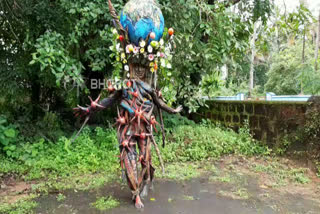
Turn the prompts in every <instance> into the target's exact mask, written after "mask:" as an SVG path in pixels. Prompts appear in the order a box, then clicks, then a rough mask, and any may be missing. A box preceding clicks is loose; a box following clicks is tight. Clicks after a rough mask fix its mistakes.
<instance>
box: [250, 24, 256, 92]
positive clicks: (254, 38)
mask: <svg viewBox="0 0 320 214" xmlns="http://www.w3.org/2000/svg"><path fill="white" fill-rule="evenodd" d="M256 34H257V22H256V23H254V24H253V35H252V39H251V65H250V79H249V96H252V91H253V86H254V84H253V78H254V57H255V55H256V45H255V43H256Z"/></svg>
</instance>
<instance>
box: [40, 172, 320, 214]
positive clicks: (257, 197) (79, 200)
mask: <svg viewBox="0 0 320 214" xmlns="http://www.w3.org/2000/svg"><path fill="white" fill-rule="evenodd" d="M208 177H209V176H204V178H195V179H191V180H189V181H182V182H176V181H170V180H158V181H156V183H155V190H154V192H149V197H148V198H146V199H145V200H144V204H145V208H144V209H142V210H136V209H135V208H134V205H133V203H132V202H131V200H130V198H129V196H130V192H129V191H128V190H127V187H126V186H125V185H124V184H113V185H111V186H108V187H104V188H101V189H98V190H95V191H77V192H75V191H67V192H64V195H65V196H66V199H65V200H64V201H63V202H58V201H57V199H56V197H57V195H49V196H45V197H42V198H41V199H39V200H38V202H39V207H38V209H37V210H36V213H41V214H66V213H68V214H69V213H70V214H71V213H75V214H76V213H79V214H96V213H112V214H124V213H126V214H135V213H138V214H145V213H148V214H150V213H152V214H195V213H197V214H224V213H225V214H233V213H234V214H242V213H243V214H251V213H252V214H257V213H263V214H272V213H285V214H287V213H288V214H289V213H292V214H293V213H301V214H302V213H306V214H315V213H317V214H319V213H320V206H319V205H320V204H319V202H317V201H314V200H310V199H308V198H306V197H304V196H303V195H301V194H289V193H285V194H283V193H282V192H279V191H277V190H273V189H268V188H262V187H260V186H259V183H258V179H256V178H255V177H252V176H245V177H242V178H241V179H240V180H241V182H237V183H225V182H213V181H212V180H210V179H209V178H208ZM236 179H237V178H236ZM240 180H239V181H240ZM239 183H241V186H239ZM109 195H112V196H113V197H114V198H116V199H118V200H119V201H120V206H119V207H118V208H114V209H111V210H107V211H99V210H97V209H95V208H93V207H92V206H90V204H91V203H93V202H95V201H96V200H97V198H98V197H101V196H109Z"/></svg>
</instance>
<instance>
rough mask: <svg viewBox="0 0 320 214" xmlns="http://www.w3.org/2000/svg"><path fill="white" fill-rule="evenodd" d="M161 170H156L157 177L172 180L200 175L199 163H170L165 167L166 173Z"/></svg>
mask: <svg viewBox="0 0 320 214" xmlns="http://www.w3.org/2000/svg"><path fill="white" fill-rule="evenodd" d="M160 171H161V170H157V171H156V173H157V174H156V177H158V178H166V179H172V180H188V179H191V178H195V177H199V176H200V174H201V173H200V171H199V164H196V163H170V164H168V165H166V167H165V174H164V175H163V174H162V172H160Z"/></svg>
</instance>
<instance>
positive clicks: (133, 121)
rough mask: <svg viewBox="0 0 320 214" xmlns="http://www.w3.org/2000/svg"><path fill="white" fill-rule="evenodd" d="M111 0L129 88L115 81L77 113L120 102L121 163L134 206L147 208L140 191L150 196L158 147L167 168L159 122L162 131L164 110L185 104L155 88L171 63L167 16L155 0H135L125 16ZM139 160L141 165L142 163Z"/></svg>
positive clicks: (179, 108) (126, 8)
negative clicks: (165, 35)
mask: <svg viewBox="0 0 320 214" xmlns="http://www.w3.org/2000/svg"><path fill="white" fill-rule="evenodd" d="M108 3H109V9H110V13H111V16H112V17H113V19H114V24H115V26H116V29H117V31H116V32H115V33H116V34H118V36H117V40H118V41H119V43H118V44H116V49H117V50H118V52H119V53H118V55H117V61H120V62H121V63H122V68H123V71H124V72H127V73H125V74H124V76H126V77H127V78H128V79H127V80H126V87H122V88H121V89H115V88H114V87H113V86H112V85H111V84H110V85H109V86H108V91H109V92H110V96H109V97H107V98H105V99H103V100H101V101H100V96H99V97H98V98H97V99H96V100H92V99H91V98H90V97H89V98H90V100H91V105H90V106H89V107H87V108H85V107H81V106H78V107H77V108H75V109H74V110H75V113H76V115H86V116H87V119H88V118H89V115H90V114H91V113H93V112H95V111H97V110H102V109H106V108H109V107H110V106H111V105H113V104H115V103H119V106H118V109H117V119H116V123H115V127H116V129H117V138H118V142H119V149H120V164H121V167H122V169H123V171H124V172H125V176H126V179H127V182H128V185H129V187H130V189H131V191H132V195H133V200H134V201H135V206H136V207H137V208H142V207H143V206H144V205H143V203H142V201H141V198H140V196H141V197H143V196H146V194H147V191H148V188H149V187H150V188H151V187H152V181H153V178H154V171H155V169H154V167H153V165H152V157H151V148H152V147H154V148H155V151H156V153H157V155H158V157H159V160H160V163H161V167H162V169H163V162H162V159H161V155H160V151H159V148H158V146H157V144H156V142H155V140H154V137H153V132H154V131H156V132H157V131H158V127H159V126H160V128H161V130H162V132H163V129H164V127H163V121H162V110H164V111H166V112H169V113H178V112H180V111H181V110H182V108H181V107H178V108H177V109H173V108H171V107H169V106H168V105H167V104H166V103H165V102H164V100H163V99H162V94H161V92H160V91H157V90H156V83H157V70H158V68H159V67H160V66H168V67H170V65H169V64H168V63H167V61H166V59H165V58H166V56H167V55H169V54H168V53H167V54H166V52H165V50H164V48H161V46H162V45H163V40H162V39H161V38H162V35H163V31H164V19H163V16H162V13H161V10H160V9H159V7H158V6H157V4H156V2H155V1H154V0H130V1H129V2H128V3H127V4H126V5H125V7H124V9H123V11H122V13H121V17H120V21H119V19H118V16H117V14H116V11H115V9H114V7H113V5H112V3H111V1H110V0H109V1H108ZM170 32H173V31H170ZM169 34H171V35H170V36H168V38H169V39H170V41H171V42H170V43H169V45H171V44H172V41H173V35H172V34H173V33H169ZM167 48H170V47H167ZM156 109H157V110H158V112H159V115H160V120H161V125H160V124H159V123H158V122H157V120H156V117H155V115H154V111H155V110H156ZM87 119H86V121H87ZM157 126H158V127H157ZM163 139H164V132H163ZM163 145H164V143H163ZM139 162H140V164H141V167H138V164H139ZM163 170H164V169H163Z"/></svg>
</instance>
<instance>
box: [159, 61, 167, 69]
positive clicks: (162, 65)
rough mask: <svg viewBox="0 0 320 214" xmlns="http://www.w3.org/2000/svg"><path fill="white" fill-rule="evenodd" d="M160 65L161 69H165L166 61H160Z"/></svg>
mask: <svg viewBox="0 0 320 214" xmlns="http://www.w3.org/2000/svg"><path fill="white" fill-rule="evenodd" d="M160 65H161V67H163V68H164V67H166V61H165V60H164V59H160Z"/></svg>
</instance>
